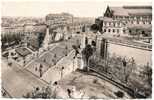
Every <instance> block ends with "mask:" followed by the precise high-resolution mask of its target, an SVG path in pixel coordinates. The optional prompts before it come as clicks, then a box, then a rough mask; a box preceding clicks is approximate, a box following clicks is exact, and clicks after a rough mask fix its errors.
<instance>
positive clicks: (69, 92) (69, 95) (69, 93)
mask: <svg viewBox="0 0 154 100" xmlns="http://www.w3.org/2000/svg"><path fill="white" fill-rule="evenodd" d="M67 93H68V97H69V98H71V90H70V89H67Z"/></svg>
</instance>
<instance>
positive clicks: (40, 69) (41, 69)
mask: <svg viewBox="0 0 154 100" xmlns="http://www.w3.org/2000/svg"><path fill="white" fill-rule="evenodd" d="M42 71H43V66H42V64H40V67H39V72H40V77H42V74H43V72H42Z"/></svg>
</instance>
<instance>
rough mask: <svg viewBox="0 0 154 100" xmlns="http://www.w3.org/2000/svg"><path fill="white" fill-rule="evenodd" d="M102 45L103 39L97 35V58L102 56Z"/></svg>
mask: <svg viewBox="0 0 154 100" xmlns="http://www.w3.org/2000/svg"><path fill="white" fill-rule="evenodd" d="M101 43H102V37H101V36H100V35H97V38H96V56H98V57H100V56H101Z"/></svg>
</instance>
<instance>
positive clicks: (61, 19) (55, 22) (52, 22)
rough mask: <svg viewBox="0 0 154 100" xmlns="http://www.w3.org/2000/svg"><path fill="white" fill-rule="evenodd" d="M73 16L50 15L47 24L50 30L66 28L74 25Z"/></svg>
mask: <svg viewBox="0 0 154 100" xmlns="http://www.w3.org/2000/svg"><path fill="white" fill-rule="evenodd" d="M72 20H73V15H71V14H69V13H60V14H48V15H47V16H46V24H47V25H49V27H50V28H54V27H57V26H61V25H63V26H65V25H67V24H70V23H72Z"/></svg>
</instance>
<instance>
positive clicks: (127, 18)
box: [98, 6, 152, 36]
mask: <svg viewBox="0 0 154 100" xmlns="http://www.w3.org/2000/svg"><path fill="white" fill-rule="evenodd" d="M98 19H99V20H101V21H103V26H102V32H103V33H111V34H113V35H129V34H132V33H140V35H143V36H151V30H152V25H151V21H152V6H122V7H110V6H108V7H107V8H106V11H105V13H104V16H103V17H99V18H98Z"/></svg>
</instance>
